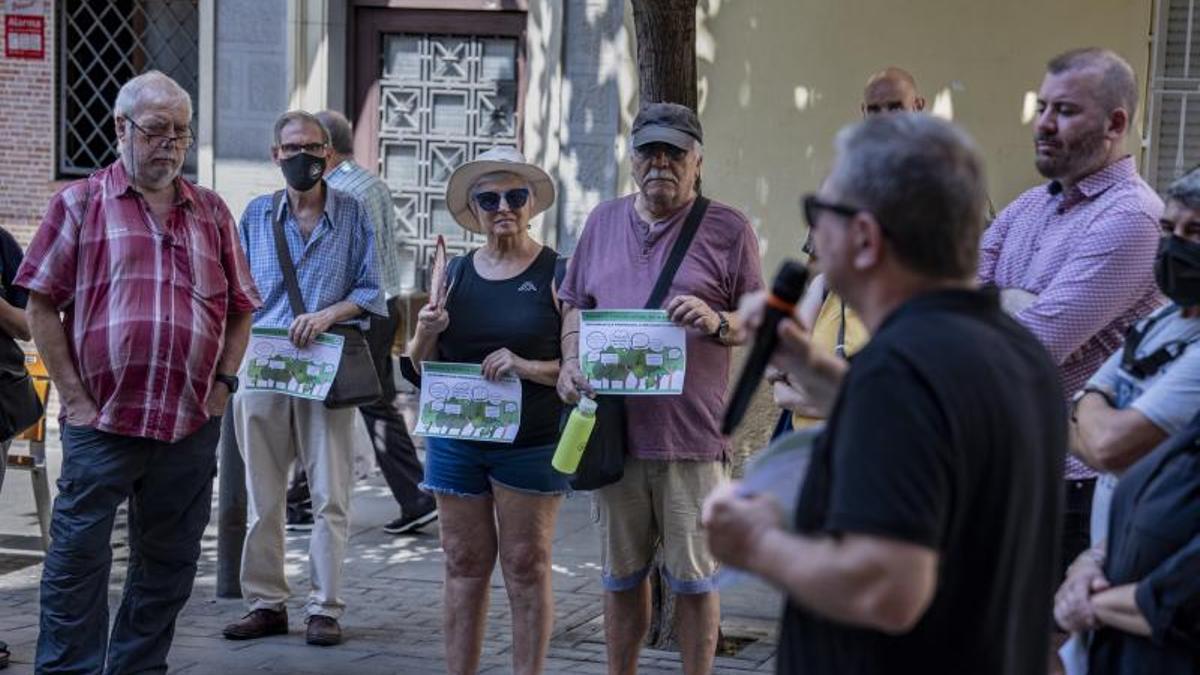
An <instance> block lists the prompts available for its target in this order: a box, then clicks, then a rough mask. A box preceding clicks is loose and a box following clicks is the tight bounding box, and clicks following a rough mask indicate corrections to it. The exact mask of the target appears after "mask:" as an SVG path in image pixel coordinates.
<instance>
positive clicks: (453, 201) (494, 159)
mask: <svg viewBox="0 0 1200 675" xmlns="http://www.w3.org/2000/svg"><path fill="white" fill-rule="evenodd" d="M554 193H555V190H554V183H553V181H552V180H551V179H550V176H549V175H548V174H547V173H546V172H545V171H543V170H542V169H541V168H539V167H537V166H535V165H533V164H530V163H528V162H526V161H525V158H524V156H522V155H521V153H520V152H518V151H517V150H516V149H513V148H493V149H491V150H488V151H487V152H485V153H483V154H481V155H480V156H479V158H478V159H476V160H474V161H472V162H467V163H465V164H463V165H461V166H459V167H458V168H457V169H456V170H455V171H454V173H453V174H451V176H450V180H449V182H448V184H447V186H446V205H447V207H448V208H449V210H450V213H451V214H452V215H453V216H454V219H455V221H457V222H458V224H459V225H461V226H462V227H464V228H466V229H467V230H470V231H471V232H475V233H478V234H482V235H484V236H485V237H487V242H486V243H485V244H483V246H481V247H480V248H478V249H476V250H474V251H471V252H470V253H468V254H467V255H465V256H463V257H461V258H458V259H456V260H454V261H451V264H450V265H449V266H448V272H447V274H446V277H447V280H446V282H445V283H446V285H447V286H448V288H447V289H446V290H445V291H444V292H442V289H441V288H439V289H436V290H435V291H434V292H433V293H432V297H433V298H434V299H433V300H432V301H431V302H430V303H429V304H427V305H426V306H425V307H424V308H422V309H421V311H420V313H419V314H418V318H417V327H416V335H415V337H414V338H413V340H412V343H411V345H410V349H409V356H410V358H411V359H412V361H413V362H414V363H420V362H421V361H449V362H459V363H478V364H481V365H482V369H483V375H484V377H486V378H487V379H491V380H496V379H499V378H500V377H502V376H504V375H507V374H512V375H516V376H517V377H518V378H520V380H521V421H520V427H519V430H518V432H517V436H516V439H515V440H514V441H513V443H512V444H501V443H492V442H485V441H472V440H463V439H446V438H427V439H426V458H425V481H424V482H423V483H422V488H423V489H425V490H427V491H428V492H431V493H433V495H434V496H435V497H436V498H437V502H438V512H439V513H440V514H441V515H440V520H441V537H442V548H443V550H444V551H445V555H446V567H445V571H446V579H445V610H444V611H445V636H446V637H445V640H446V665H447V670H448V671H449V672H455V673H467V672H475V670H476V669H477V668H478V665H479V655H480V649H481V647H482V641H483V634H484V628H485V622H486V620H487V605H488V595H489V586H490V581H491V576H492V569H493V568H494V567H495V563H496V558H497V557H499V559H500V568H501V570H502V572H503V575H504V583H505V588H506V589H507V591H508V598H509V604H510V606H511V608H512V615H513V616H512V625H513V667H514V671H515V672H518V673H536V672H540V671H541V668H542V663H543V661H544V660H545V656H546V651H547V649H548V647H549V642H550V630H551V627H552V625H553V622H554V597H553V594H552V592H551V587H550V543H551V541H552V539H553V536H554V523H555V519H556V517H557V515H558V508H559V505H560V503H561V502H562V495H563V494H565V493H566V492H567V491H568V490H569V486H568V483H567V480H566V477H565V476H564V475H563V474H560V473H558V472H557V471H555V470H554V469H553V468H552V467H551V466H550V458H551V456H552V455H553V454H554V448H555V444H556V443H557V441H558V423H559V416H560V413H561V411H562V409H561V403H560V401H559V399H558V395H557V394H556V393H555V383H556V382H557V379H558V369H559V364H560V358H561V356H562V354H561V350H560V347H559V324H560V309H559V304H558V298H557V294H556V281H555V269H556V266H557V261H558V254H557V253H556V252H555V251H554V250H553V249H551V248H550V247H549V246H544V245H542V244H541V243H539V242H538V241H536V240H535V239H534V238H533V237H532V236H530V232H529V228H530V225H529V221H530V219H531V218H533V217H534V216H536V215H538V214H540V213H541V212H543V211H545V210H546V209H548V208H550V206H551V205H552V204H553V203H554ZM435 283H441V282H440V280H435Z"/></svg>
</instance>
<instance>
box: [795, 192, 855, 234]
mask: <svg viewBox="0 0 1200 675" xmlns="http://www.w3.org/2000/svg"><path fill="white" fill-rule="evenodd" d="M800 208H802V209H804V220H806V221H808V227H809V229H814V230H815V229H816V228H817V215H818V214H820V213H821V211H832V212H833V213H836V214H838V215H840V216H845V217H847V218H850V217H852V216H854V215H856V214H858V213H859V212H861V211H862V209H859V208H855V207H853V206H847V205H845V204H834V203H832V202H826V201H822V200H821V198H820V197H818V196H816V195H805V196H804V198H803V199H801V200H800Z"/></svg>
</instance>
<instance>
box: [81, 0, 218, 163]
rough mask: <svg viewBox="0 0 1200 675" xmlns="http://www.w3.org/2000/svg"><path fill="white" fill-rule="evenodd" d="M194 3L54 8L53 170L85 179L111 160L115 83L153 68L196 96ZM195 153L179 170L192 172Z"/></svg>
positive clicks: (147, 0) (88, 0)
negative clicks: (55, 147)
mask: <svg viewBox="0 0 1200 675" xmlns="http://www.w3.org/2000/svg"><path fill="white" fill-rule="evenodd" d="M198 4H199V0H109V1H105V2H99V1H97V0H63V1H62V3H61V5H60V6H59V37H60V39H59V45H60V47H59V68H58V72H59V78H58V80H59V81H58V86H59V97H58V110H59V124H58V129H59V139H58V141H59V142H58V172H59V174H60V175H62V176H85V175H87V174H89V173H91V172H92V171H95V170H96V169H98V168H101V167H104V166H107V165H108V164H111V163H112V162H113V161H115V160H116V158H117V143H116V138H115V136H114V134H113V125H112V105H113V102H114V101H116V98H117V92H118V91H119V90H120V88H121V85H122V84H124V83H125V82H126V81H127V80H129V79H130V78H132V77H134V76H136V75H139V74H141V73H144V72H146V71H149V70H161V71H162V72H164V73H166V74H167V75H169V76H171V77H172V78H173V79H174V80H175V81H176V82H178V83H179V84H180V85H181V86H182V87H183V88H184V89H186V90H187V91H188V93H189V94H191V95H192V102H193V106H192V107H193V112H192V115H193V117H192V126H193V129H195V124H196V110H195V109H196V108H197V106H196V105H195V102H196V96H197V93H198V91H199V66H200V59H199V40H198V36H199V19H200V17H199V6H198ZM195 167H196V156H195V150H192V151H191V152H189V153H188V157H187V160H186V161H185V163H184V173H187V174H189V175H194V174H195Z"/></svg>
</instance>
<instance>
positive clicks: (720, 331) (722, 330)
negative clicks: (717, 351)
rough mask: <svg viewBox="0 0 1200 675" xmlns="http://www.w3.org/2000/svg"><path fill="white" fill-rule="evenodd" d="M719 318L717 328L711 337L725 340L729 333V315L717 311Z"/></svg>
mask: <svg viewBox="0 0 1200 675" xmlns="http://www.w3.org/2000/svg"><path fill="white" fill-rule="evenodd" d="M717 318H718V319H720V321H719V322H718V323H717V329H716V330H715V331H713V332H712V334H711V335H709V337H711V338H712V339H714V340H724V339H725V337H726V336H727V335H729V317H727V316H725V314H723V313H722V312H717Z"/></svg>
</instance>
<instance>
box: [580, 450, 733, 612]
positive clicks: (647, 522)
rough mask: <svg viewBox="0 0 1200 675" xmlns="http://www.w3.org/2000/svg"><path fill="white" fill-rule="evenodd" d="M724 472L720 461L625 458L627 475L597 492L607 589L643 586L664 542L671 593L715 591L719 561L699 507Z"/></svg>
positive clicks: (602, 561)
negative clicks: (704, 528) (709, 539)
mask: <svg viewBox="0 0 1200 675" xmlns="http://www.w3.org/2000/svg"><path fill="white" fill-rule="evenodd" d="M725 476H726V472H725V466H724V464H723V463H722V462H685V461H673V462H667V461H656V460H642V459H634V458H632V457H630V458H627V459H626V462H625V476H624V477H623V478H621V480H619V481H617V482H616V483H613V484H612V485H609V486H607V487H604V488H601V489H600V490H597V491H596V492H595V493H594V494H595V500H596V501H595V504H596V507H597V514H598V522H599V523H600V531H601V535H602V538H603V543H602V544H601V549H602V550H601V564H602V565H603V567H604V572H603V582H604V590H606V591H616V592H619V591H628V590H632V589H634V588H636V587H637V586H638V585H639V584H641V583H642V580H643V579H645V578H646V575H647V574H648V573H649V572H650V565H651V563H652V562H653V560H654V552H655V549H656V548H657V547H658V545H659V544H660V543H661V544H662V549H663V563H664V564H663V566H664V568H665V572H666V577H667V582H668V584H669V585H670V587H671V590H672V591H673V592H675V593H679V594H695V593H709V592H711V591H714V590H716V585H715V583H714V577H715V576H716V574H717V561H716V559H714V558H713V557H712V554H711V553H709V551H708V541H707V538H706V536H705V534H704V530H703V529H701V527H700V505H701V504H702V503H703V502H704V498H705V497H706V496H708V493H709V492H711V491H712V490H713V488H715V487H717V485H718V484H720V483H721V481H723V480H724V479H725Z"/></svg>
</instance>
